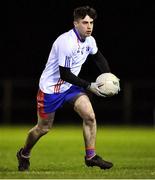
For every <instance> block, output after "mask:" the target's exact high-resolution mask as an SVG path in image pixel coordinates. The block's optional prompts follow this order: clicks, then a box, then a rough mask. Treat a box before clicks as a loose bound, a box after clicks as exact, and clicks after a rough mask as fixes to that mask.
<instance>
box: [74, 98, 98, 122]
mask: <svg viewBox="0 0 155 180" xmlns="http://www.w3.org/2000/svg"><path fill="white" fill-rule="evenodd" d="M74 110H75V111H76V112H77V113H78V114H79V115H80V116H81V117H82V118H83V119H85V120H93V119H95V114H94V110H93V107H92V104H91V102H90V100H89V98H88V96H87V95H81V96H79V97H78V98H77V99H76V100H75V102H74Z"/></svg>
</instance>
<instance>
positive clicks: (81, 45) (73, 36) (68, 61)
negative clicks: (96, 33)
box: [39, 29, 97, 94]
mask: <svg viewBox="0 0 155 180" xmlns="http://www.w3.org/2000/svg"><path fill="white" fill-rule="evenodd" d="M96 52H97V45H96V41H95V39H94V38H93V37H92V36H89V37H86V39H85V41H84V42H81V41H80V39H79V38H78V34H77V32H76V30H75V29H72V30H70V31H68V32H66V33H64V34H62V35H60V36H59V37H58V38H57V39H56V40H55V42H54V43H53V46H52V49H51V52H50V54H49V57H48V61H47V63H46V66H45V69H44V71H43V73H42V75H41V77H40V82H39V88H40V89H41V90H42V91H43V92H44V93H47V94H53V93H62V92H64V91H66V90H68V89H69V88H70V87H71V86H72V84H70V83H68V82H65V81H63V80H62V79H61V78H60V72H59V66H62V67H68V68H70V70H71V72H72V73H73V74H74V75H76V76H78V74H79V72H80V70H81V67H82V64H83V63H84V62H85V61H86V59H87V56H88V55H89V54H96Z"/></svg>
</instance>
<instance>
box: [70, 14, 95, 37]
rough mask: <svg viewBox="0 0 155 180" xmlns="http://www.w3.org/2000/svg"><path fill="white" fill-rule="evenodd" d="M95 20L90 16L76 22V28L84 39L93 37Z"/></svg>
mask: <svg viewBox="0 0 155 180" xmlns="http://www.w3.org/2000/svg"><path fill="white" fill-rule="evenodd" d="M93 25H94V20H93V19H92V18H91V17H89V16H88V15H86V16H85V18H84V19H79V20H77V21H74V26H75V28H76V29H77V30H78V32H79V35H80V36H81V38H82V39H85V38H86V37H88V36H91V34H92V31H93Z"/></svg>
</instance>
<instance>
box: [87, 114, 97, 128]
mask: <svg viewBox="0 0 155 180" xmlns="http://www.w3.org/2000/svg"><path fill="white" fill-rule="evenodd" d="M84 120H85V123H86V124H89V125H94V124H96V119H95V114H94V113H89V114H87V115H86V116H85V118H84Z"/></svg>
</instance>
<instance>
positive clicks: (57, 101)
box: [42, 85, 85, 113]
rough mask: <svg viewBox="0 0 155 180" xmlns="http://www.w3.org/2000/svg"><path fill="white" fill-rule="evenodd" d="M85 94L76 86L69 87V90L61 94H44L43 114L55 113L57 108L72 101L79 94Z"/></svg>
mask: <svg viewBox="0 0 155 180" xmlns="http://www.w3.org/2000/svg"><path fill="white" fill-rule="evenodd" d="M81 92H83V93H84V92H85V90H84V89H83V88H81V87H78V86H74V85H73V86H71V87H70V89H68V90H67V91H65V92H63V93H56V94H46V93H44V100H43V101H44V102H42V103H43V104H44V112H45V113H51V112H55V111H56V110H57V109H58V108H60V107H62V106H63V104H64V103H65V102H67V101H70V100H72V99H74V98H75V97H76V96H77V95H78V94H79V93H81Z"/></svg>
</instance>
